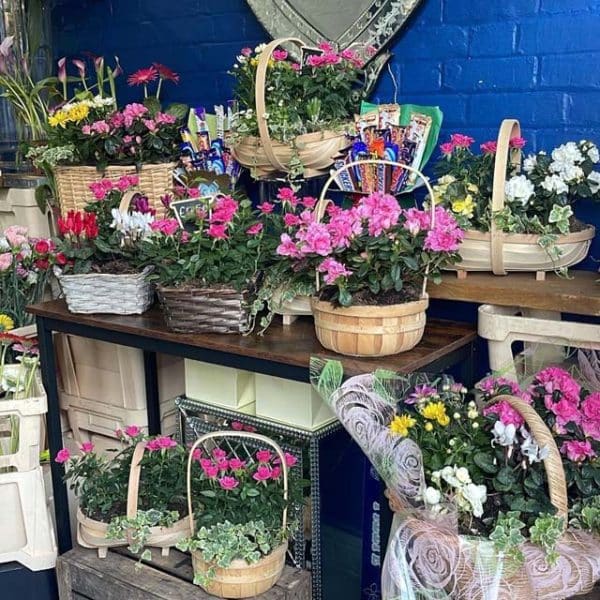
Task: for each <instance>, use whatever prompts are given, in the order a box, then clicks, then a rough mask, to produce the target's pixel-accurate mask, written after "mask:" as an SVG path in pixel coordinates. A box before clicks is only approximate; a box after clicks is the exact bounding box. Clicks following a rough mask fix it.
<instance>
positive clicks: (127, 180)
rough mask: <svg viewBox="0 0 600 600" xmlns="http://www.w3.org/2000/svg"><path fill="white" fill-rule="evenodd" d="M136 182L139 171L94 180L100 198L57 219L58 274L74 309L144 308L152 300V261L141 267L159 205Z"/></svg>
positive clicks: (117, 310)
mask: <svg viewBox="0 0 600 600" xmlns="http://www.w3.org/2000/svg"><path fill="white" fill-rule="evenodd" d="M137 185H138V177H137V175H124V176H123V177H121V178H119V180H118V181H117V182H113V181H111V180H110V179H106V180H101V181H99V182H96V183H92V184H90V188H91V189H92V190H93V191H94V194H95V196H96V198H97V199H96V201H95V202H92V203H90V204H88V205H87V206H86V210H85V211H69V212H68V213H67V215H66V216H65V217H60V218H59V219H58V230H59V234H60V237H59V239H58V240H57V241H56V248H57V249H58V250H59V253H58V254H57V259H56V263H57V265H59V269H58V275H57V278H58V281H59V283H60V286H61V288H62V290H63V292H64V294H65V297H66V300H67V306H68V307H69V310H70V311H71V312H78V313H112V314H140V313H143V312H144V311H146V310H147V309H148V308H149V307H150V306H151V304H152V302H153V300H154V291H153V288H152V285H151V283H150V282H149V281H148V275H149V273H150V272H151V271H152V267H151V266H146V267H144V268H143V269H142V267H141V266H140V262H139V259H138V248H139V246H140V244H141V243H142V241H143V240H144V239H145V238H146V237H148V236H149V235H150V233H151V231H152V230H151V224H152V223H153V222H154V210H153V209H152V208H150V206H149V203H148V199H147V198H146V197H145V196H142V195H141V194H139V193H136V192H134V191H133V190H134V188H136V187H137ZM59 257H60V260H59Z"/></svg>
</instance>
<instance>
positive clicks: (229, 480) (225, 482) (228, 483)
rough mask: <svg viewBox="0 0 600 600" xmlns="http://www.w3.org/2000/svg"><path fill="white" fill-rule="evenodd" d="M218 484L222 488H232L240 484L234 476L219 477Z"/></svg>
mask: <svg viewBox="0 0 600 600" xmlns="http://www.w3.org/2000/svg"><path fill="white" fill-rule="evenodd" d="M219 485H220V486H221V487H222V488H223V489H224V490H227V491H229V490H234V489H235V488H236V487H237V486H238V485H240V482H239V481H238V480H237V479H236V478H235V477H221V479H219Z"/></svg>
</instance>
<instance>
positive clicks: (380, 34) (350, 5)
mask: <svg viewBox="0 0 600 600" xmlns="http://www.w3.org/2000/svg"><path fill="white" fill-rule="evenodd" d="M420 2H421V0H248V4H249V5H250V7H251V8H252V10H253V11H254V14H255V15H256V16H257V17H258V19H259V21H260V22H261V23H262V24H263V26H264V27H265V28H266V30H267V31H268V32H269V33H270V34H271V35H272V36H273V37H274V38H281V37H296V38H300V39H302V40H304V42H305V43H306V44H308V45H311V46H316V45H318V43H319V42H322V41H331V42H334V43H335V44H336V45H337V46H338V48H339V49H341V50H343V49H345V48H348V47H349V46H352V45H353V44H361V45H365V46H372V47H373V49H374V50H375V51H376V53H377V52H379V51H380V50H381V49H382V48H383V47H384V46H385V45H386V44H387V43H388V42H389V41H390V40H391V39H392V37H393V36H394V35H395V34H396V33H397V32H398V30H399V29H400V28H401V27H402V25H404V23H405V22H406V20H407V19H408V17H409V16H410V14H411V13H412V12H413V10H414V9H415V8H416V7H417V6H418V4H419V3H420Z"/></svg>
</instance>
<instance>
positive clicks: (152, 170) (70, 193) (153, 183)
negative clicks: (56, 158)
mask: <svg viewBox="0 0 600 600" xmlns="http://www.w3.org/2000/svg"><path fill="white" fill-rule="evenodd" d="M176 166H177V165H176V163H156V164H147V165H142V167H141V169H139V170H138V169H137V167H136V166H135V165H132V166H126V165H114V166H109V167H106V169H105V170H104V171H99V170H98V169H97V168H96V167H86V166H77V167H75V166H73V167H66V166H63V167H55V169H54V177H55V180H56V189H57V190H58V201H59V204H60V212H61V214H62V215H65V214H66V213H67V212H69V211H70V210H83V209H84V208H85V206H86V205H87V204H89V203H90V202H93V201H94V196H93V194H92V192H91V191H90V188H89V185H90V183H93V182H95V181H100V180H101V179H104V178H108V179H114V180H116V179H118V178H119V177H122V176H123V175H138V176H139V178H140V183H139V188H140V190H142V191H143V192H144V194H146V195H147V196H148V202H149V203H150V206H151V207H152V208H154V209H155V210H156V212H157V214H159V215H161V214H163V213H164V210H165V209H164V206H163V204H162V202H161V201H160V197H161V196H163V195H164V194H166V193H167V192H168V191H170V190H171V189H172V187H173V175H172V172H173V169H174V168H175V167H176Z"/></svg>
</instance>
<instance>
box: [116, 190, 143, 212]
mask: <svg viewBox="0 0 600 600" xmlns="http://www.w3.org/2000/svg"><path fill="white" fill-rule="evenodd" d="M138 194H139V192H133V191H131V190H130V191H128V192H125V193H124V194H123V197H122V198H121V202H120V203H119V212H120V213H121V214H122V215H126V214H127V213H128V212H129V205H130V204H131V201H132V200H133V199H134V198H135V197H136V196H137V195H138Z"/></svg>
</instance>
